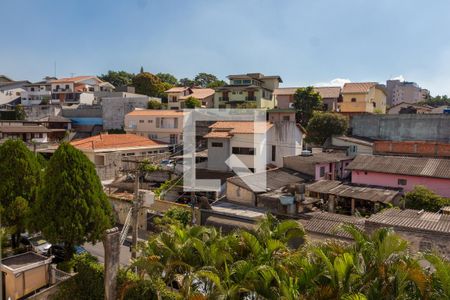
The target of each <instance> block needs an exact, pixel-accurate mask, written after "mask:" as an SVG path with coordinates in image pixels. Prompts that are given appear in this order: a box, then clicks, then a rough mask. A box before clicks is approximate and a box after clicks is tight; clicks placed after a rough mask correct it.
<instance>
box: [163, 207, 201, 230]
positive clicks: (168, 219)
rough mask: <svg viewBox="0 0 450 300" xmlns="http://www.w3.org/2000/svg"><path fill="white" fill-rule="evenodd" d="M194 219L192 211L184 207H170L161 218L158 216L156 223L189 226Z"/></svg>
mask: <svg viewBox="0 0 450 300" xmlns="http://www.w3.org/2000/svg"><path fill="white" fill-rule="evenodd" d="M191 221H192V213H191V212H190V211H189V210H187V209H184V208H178V207H175V208H170V209H169V210H167V211H166V212H164V215H163V216H162V217H161V218H157V219H156V220H155V223H156V224H157V225H163V226H167V225H180V226H183V227H185V226H187V225H189V224H190V223H191Z"/></svg>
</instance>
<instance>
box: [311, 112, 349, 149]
mask: <svg viewBox="0 0 450 300" xmlns="http://www.w3.org/2000/svg"><path fill="white" fill-rule="evenodd" d="M347 128H348V119H347V117H345V116H343V115H340V114H336V113H328V112H314V114H313V116H312V118H311V119H310V120H309V122H308V127H307V128H306V131H307V132H308V134H307V138H306V140H307V142H308V143H313V144H316V145H323V143H325V141H326V140H327V139H328V138H330V137H331V136H333V135H342V134H345V132H346V131H347Z"/></svg>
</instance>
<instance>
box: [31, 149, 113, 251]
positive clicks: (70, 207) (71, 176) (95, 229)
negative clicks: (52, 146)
mask: <svg viewBox="0 0 450 300" xmlns="http://www.w3.org/2000/svg"><path fill="white" fill-rule="evenodd" d="M33 209H34V211H35V213H34V215H35V223H36V225H37V227H38V228H39V229H40V230H41V231H42V233H43V235H44V236H45V237H46V238H47V239H48V240H49V241H50V242H52V243H63V244H64V247H65V251H66V255H67V257H66V259H67V260H69V259H70V258H71V257H72V254H73V247H74V246H76V245H80V244H83V243H85V242H86V241H89V242H93V243H95V242H97V241H98V240H100V239H101V238H102V236H103V233H104V231H105V230H106V229H107V228H109V226H110V225H111V220H112V213H111V206H110V203H109V202H108V199H107V197H106V195H105V193H104V192H103V188H102V185H101V183H100V179H99V178H98V176H97V174H96V171H95V167H94V164H93V163H92V162H91V161H89V159H88V158H87V157H86V156H85V155H84V154H83V153H82V152H81V151H79V150H77V149H75V148H74V147H73V146H71V145H70V144H68V143H62V144H61V145H60V146H59V147H58V149H57V150H56V152H55V153H54V154H53V156H52V158H51V159H50V161H49V164H48V166H47V169H46V170H45V174H44V178H43V184H42V186H41V188H40V190H39V193H38V199H37V201H36V205H35V206H34V208H33Z"/></svg>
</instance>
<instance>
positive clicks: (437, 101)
mask: <svg viewBox="0 0 450 300" xmlns="http://www.w3.org/2000/svg"><path fill="white" fill-rule="evenodd" d="M420 104H426V105H430V106H433V107H439V106H443V105H450V98H449V97H448V96H447V95H443V96H439V95H438V96H436V97H431V98H429V99H427V100H425V101H422V102H420Z"/></svg>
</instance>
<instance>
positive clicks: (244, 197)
mask: <svg viewBox="0 0 450 300" xmlns="http://www.w3.org/2000/svg"><path fill="white" fill-rule="evenodd" d="M227 199H228V200H229V201H233V202H237V203H240V204H244V205H248V206H255V200H256V197H255V194H254V193H253V192H251V191H249V190H247V189H244V188H241V187H240V186H237V185H235V184H232V183H230V182H227Z"/></svg>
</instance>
